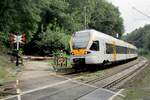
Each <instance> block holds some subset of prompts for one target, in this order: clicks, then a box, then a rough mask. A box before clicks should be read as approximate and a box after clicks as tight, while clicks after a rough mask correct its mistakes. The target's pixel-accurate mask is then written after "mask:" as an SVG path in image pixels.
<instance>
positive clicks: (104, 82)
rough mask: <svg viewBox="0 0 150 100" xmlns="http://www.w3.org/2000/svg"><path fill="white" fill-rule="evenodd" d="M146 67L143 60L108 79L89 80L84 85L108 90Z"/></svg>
mask: <svg viewBox="0 0 150 100" xmlns="http://www.w3.org/2000/svg"><path fill="white" fill-rule="evenodd" d="M147 65H148V64H147V61H146V60H144V61H142V62H140V63H138V64H136V65H134V66H132V67H129V68H127V69H125V70H123V71H121V72H119V73H117V74H114V75H112V76H110V77H107V78H98V79H95V80H92V81H91V80H90V81H88V82H86V83H87V84H92V85H94V86H97V87H101V88H107V89H110V88H111V87H113V86H115V85H117V84H118V83H120V82H121V81H123V80H125V79H126V78H128V77H130V76H133V77H134V76H135V75H136V74H138V72H140V71H141V70H143V69H144V68H145V67H146V66H147ZM133 74H134V75H133ZM131 78H132V77H131Z"/></svg>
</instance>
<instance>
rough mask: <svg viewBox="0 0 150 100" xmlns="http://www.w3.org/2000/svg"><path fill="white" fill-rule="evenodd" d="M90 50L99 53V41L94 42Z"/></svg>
mask: <svg viewBox="0 0 150 100" xmlns="http://www.w3.org/2000/svg"><path fill="white" fill-rule="evenodd" d="M90 50H93V51H99V41H93V44H92V46H91V48H90Z"/></svg>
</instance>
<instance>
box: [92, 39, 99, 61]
mask: <svg viewBox="0 0 150 100" xmlns="http://www.w3.org/2000/svg"><path fill="white" fill-rule="evenodd" d="M100 45H101V44H100V41H99V40H93V43H92V45H91V47H90V50H91V51H92V56H93V57H94V60H95V63H100V60H99V58H100V51H101V48H100Z"/></svg>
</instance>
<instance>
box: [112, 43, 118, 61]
mask: <svg viewBox="0 0 150 100" xmlns="http://www.w3.org/2000/svg"><path fill="white" fill-rule="evenodd" d="M112 47H113V59H114V61H116V60H117V52H116V43H115V41H113V45H112Z"/></svg>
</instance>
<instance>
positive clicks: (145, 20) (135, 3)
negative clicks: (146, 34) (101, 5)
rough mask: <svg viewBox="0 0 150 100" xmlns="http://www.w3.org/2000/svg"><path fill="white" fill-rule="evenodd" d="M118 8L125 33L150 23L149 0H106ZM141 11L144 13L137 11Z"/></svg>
mask: <svg viewBox="0 0 150 100" xmlns="http://www.w3.org/2000/svg"><path fill="white" fill-rule="evenodd" d="M108 1H109V2H111V3H112V4H113V5H115V6H116V7H118V8H119V11H120V12H121V16H122V18H123V20H124V26H125V33H130V32H132V31H133V30H135V29H136V28H139V27H143V26H144V25H146V24H150V0H108ZM133 7H135V8H136V9H137V10H139V11H141V12H142V13H144V14H145V15H147V16H149V17H147V16H144V15H142V14H141V13H139V12H138V11H137V10H135V9H133Z"/></svg>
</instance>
